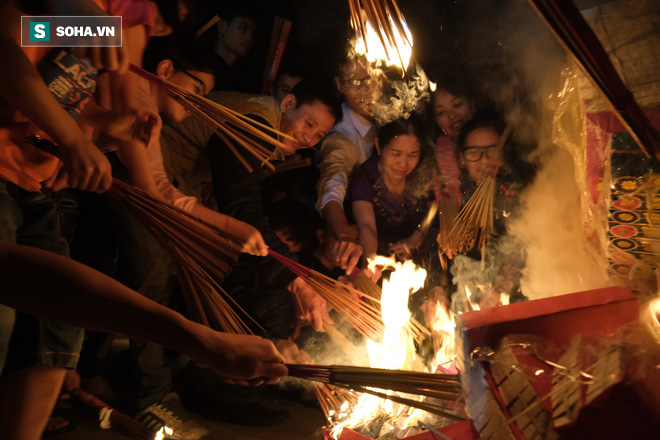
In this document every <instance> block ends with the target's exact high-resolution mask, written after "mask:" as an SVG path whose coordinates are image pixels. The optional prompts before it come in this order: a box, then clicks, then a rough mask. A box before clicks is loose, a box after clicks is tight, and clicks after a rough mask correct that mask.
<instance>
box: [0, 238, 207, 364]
mask: <svg viewBox="0 0 660 440" xmlns="http://www.w3.org/2000/svg"><path fill="white" fill-rule="evenodd" d="M0 279H2V280H4V281H3V288H2V289H0V301H2V303H4V304H6V305H8V306H11V307H14V308H16V309H18V310H22V311H25V312H28V313H32V314H35V315H38V316H42V317H45V318H48V319H52V320H55V321H61V322H65V323H67V324H70V325H75V326H78V327H84V328H88V329H93V330H102V331H113V332H121V333H125V334H130V335H132V336H136V337H139V338H143V339H148V340H150V341H153V342H156V343H159V344H162V345H167V346H169V347H171V348H172V349H174V350H178V351H181V352H186V351H188V350H190V349H192V347H193V346H194V339H193V338H192V337H191V335H192V334H193V333H194V332H195V331H196V330H195V326H197V325H198V324H195V323H192V322H190V321H187V320H186V319H185V318H183V316H181V315H180V314H178V313H176V312H174V311H172V310H170V309H168V308H166V307H163V306H161V305H159V304H157V303H155V302H153V301H151V300H149V299H147V298H145V297H143V296H141V295H139V294H138V293H136V292H134V291H132V290H131V289H129V288H127V287H125V286H123V285H122V284H120V283H118V282H116V281H115V280H113V279H111V278H109V277H107V276H105V275H103V274H101V273H99V272H97V271H95V270H93V269H91V268H88V267H86V266H84V265H82V264H79V263H76V262H75V261H73V260H69V259H66V258H63V257H59V256H57V255H55V254H52V253H49V252H45V251H41V250H38V249H34V248H27V247H23V246H17V245H11V244H8V243H4V242H2V243H0Z"/></svg>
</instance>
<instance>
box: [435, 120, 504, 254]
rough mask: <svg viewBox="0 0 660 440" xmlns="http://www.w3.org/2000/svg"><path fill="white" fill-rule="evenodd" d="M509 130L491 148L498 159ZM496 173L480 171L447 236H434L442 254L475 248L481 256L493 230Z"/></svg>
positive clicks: (493, 168) (490, 169) (490, 168)
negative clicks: (475, 186)
mask: <svg viewBox="0 0 660 440" xmlns="http://www.w3.org/2000/svg"><path fill="white" fill-rule="evenodd" d="M511 129H512V126H511V124H507V126H506V128H505V129H504V132H503V133H502V134H501V135H500V138H499V139H498V141H497V144H496V145H495V151H496V152H497V155H498V156H500V157H501V152H502V148H504V144H505V143H506V140H507V139H508V137H509V134H510V133H511ZM497 171H498V168H496V167H492V166H491V167H489V168H487V169H486V170H484V175H483V176H482V178H481V181H480V182H479V185H478V186H477V189H476V191H475V192H474V194H472V196H471V197H470V200H468V201H467V203H466V204H465V206H463V208H462V209H461V210H460V212H459V213H458V215H457V216H456V218H455V219H454V222H453V223H454V225H453V227H452V229H451V231H450V232H449V234H438V238H437V240H438V245H439V248H440V249H441V250H442V252H444V253H445V254H457V253H463V252H467V251H469V250H470V249H472V248H474V247H475V245H476V246H477V247H478V248H479V249H481V251H482V256H483V255H484V254H483V253H484V251H485V245H486V242H487V240H488V238H489V237H490V233H491V232H492V230H493V204H494V201H495V179H496V176H497ZM477 240H478V241H477ZM482 264H483V258H482Z"/></svg>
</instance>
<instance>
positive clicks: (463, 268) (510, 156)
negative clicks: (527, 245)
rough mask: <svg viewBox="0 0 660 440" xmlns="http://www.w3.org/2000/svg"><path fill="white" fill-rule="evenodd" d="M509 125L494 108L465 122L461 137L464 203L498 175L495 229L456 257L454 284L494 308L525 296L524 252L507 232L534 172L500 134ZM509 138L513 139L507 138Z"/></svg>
mask: <svg viewBox="0 0 660 440" xmlns="http://www.w3.org/2000/svg"><path fill="white" fill-rule="evenodd" d="M504 131H505V124H504V123H503V121H502V120H501V118H499V116H498V115H497V114H495V113H494V112H493V111H483V112H479V113H477V114H475V115H474V117H473V118H472V119H471V120H469V121H468V122H466V123H465V125H464V126H463V127H462V128H461V131H460V134H459V136H458V162H459V168H460V181H461V195H462V201H461V205H462V206H465V205H466V204H467V203H468V201H469V200H470V197H472V195H473V194H474V193H475V191H476V190H477V187H478V185H479V183H480V182H481V181H482V179H484V178H486V177H487V176H489V175H490V176H495V182H496V184H495V196H494V202H493V207H492V209H493V231H492V232H491V235H490V237H489V238H488V241H487V243H486V245H485V249H483V250H482V249H477V248H476V247H475V248H473V249H471V250H469V251H467V252H466V253H465V255H457V256H455V257H454V259H453V260H454V261H453V265H452V274H453V275H454V283H455V284H459V285H460V284H462V285H466V286H468V287H469V290H470V292H471V294H472V295H474V297H473V298H471V299H472V300H473V301H474V302H477V303H479V304H480V306H481V307H482V308H483V307H490V306H494V305H498V304H500V302H501V301H504V300H503V299H502V298H503V297H504V296H503V295H505V296H506V298H510V301H512V302H513V301H516V300H520V299H523V298H524V297H523V296H522V294H521V293H520V277H521V269H522V267H524V264H525V253H524V249H523V248H522V246H521V244H520V243H519V242H518V240H517V239H516V238H515V237H513V236H511V235H509V234H508V231H507V224H508V222H509V221H511V220H512V219H514V218H515V217H516V213H517V211H518V205H519V201H518V199H519V196H520V192H521V191H522V190H523V189H524V188H525V187H526V186H527V185H528V184H529V183H531V181H532V179H533V178H534V175H535V170H534V167H533V166H532V165H530V164H529V163H527V162H525V161H523V160H522V159H521V158H520V155H519V153H518V151H516V148H515V145H514V143H513V142H511V141H510V140H505V141H504V142H503V143H502V144H501V145H500V142H499V141H500V137H501V136H502V133H503V132H504ZM509 139H510V137H509Z"/></svg>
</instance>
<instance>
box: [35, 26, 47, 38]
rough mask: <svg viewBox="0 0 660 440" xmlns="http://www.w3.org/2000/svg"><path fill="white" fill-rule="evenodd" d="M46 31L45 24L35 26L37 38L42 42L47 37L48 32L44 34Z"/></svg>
mask: <svg viewBox="0 0 660 440" xmlns="http://www.w3.org/2000/svg"><path fill="white" fill-rule="evenodd" d="M45 30H46V26H44V25H43V24H41V23H40V24H37V25H35V26H34V36H35V38H38V39H40V40H41V39H43V38H44V37H45V36H46V32H44V31H45Z"/></svg>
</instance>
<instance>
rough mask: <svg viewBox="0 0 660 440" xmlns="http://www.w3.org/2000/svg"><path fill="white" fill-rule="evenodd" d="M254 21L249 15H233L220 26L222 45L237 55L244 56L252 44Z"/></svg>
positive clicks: (255, 26)
mask: <svg viewBox="0 0 660 440" xmlns="http://www.w3.org/2000/svg"><path fill="white" fill-rule="evenodd" d="M256 28H257V25H256V23H255V22H254V20H253V19H252V18H250V17H235V18H234V19H233V20H232V21H231V22H230V23H228V24H227V23H225V24H223V25H222V26H221V28H220V39H221V42H222V45H223V46H225V48H227V50H229V52H231V53H233V54H235V55H236V56H237V57H242V56H245V55H246V54H247V53H248V52H249V51H250V49H252V45H253V44H254V32H255V30H256Z"/></svg>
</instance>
